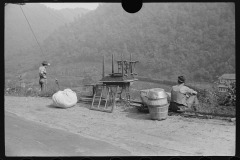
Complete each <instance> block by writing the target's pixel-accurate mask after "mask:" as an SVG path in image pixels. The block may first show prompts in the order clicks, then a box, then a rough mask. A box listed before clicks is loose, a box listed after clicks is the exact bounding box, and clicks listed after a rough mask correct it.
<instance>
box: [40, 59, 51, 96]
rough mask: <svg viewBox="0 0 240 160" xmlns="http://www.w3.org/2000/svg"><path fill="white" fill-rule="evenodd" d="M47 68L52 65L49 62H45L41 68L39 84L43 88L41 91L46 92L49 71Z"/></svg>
mask: <svg viewBox="0 0 240 160" xmlns="http://www.w3.org/2000/svg"><path fill="white" fill-rule="evenodd" d="M47 66H50V63H48V62H47V61H43V63H42V66H40V67H39V78H40V79H39V84H40V87H41V91H42V92H43V91H45V90H46V84H47V71H46V68H47Z"/></svg>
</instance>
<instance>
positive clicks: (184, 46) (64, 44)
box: [9, 3, 235, 81]
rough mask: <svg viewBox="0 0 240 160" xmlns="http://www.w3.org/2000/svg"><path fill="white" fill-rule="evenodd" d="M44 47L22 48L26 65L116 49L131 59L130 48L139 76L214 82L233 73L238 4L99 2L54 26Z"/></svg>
mask: <svg viewBox="0 0 240 160" xmlns="http://www.w3.org/2000/svg"><path fill="white" fill-rule="evenodd" d="M39 32H40V31H39ZM41 46H42V48H43V50H44V53H45V55H43V54H42V53H41V51H40V49H39V47H38V46H35V47H33V48H32V49H31V50H25V51H24V53H25V54H26V55H31V56H27V57H26V58H28V59H29V60H30V61H31V62H33V63H32V64H29V65H28V66H25V67H26V70H27V69H37V68H38V67H39V65H40V62H41V61H42V60H43V59H47V60H49V61H50V62H51V63H52V64H54V65H59V67H61V66H67V65H68V64H69V63H72V64H73V63H79V62H81V61H84V62H86V61H87V62H99V63H100V62H101V60H102V59H101V56H102V55H106V57H107V58H108V59H109V60H110V59H111V56H110V55H111V54H112V53H113V54H114V55H115V57H116V58H120V55H121V53H123V54H124V57H125V58H126V59H129V56H130V53H132V55H133V58H134V59H135V60H139V61H140V63H139V65H138V67H137V72H138V73H139V75H140V76H150V77H153V78H160V79H168V80H174V81H175V80H176V77H177V76H179V75H184V76H186V77H187V79H189V80H196V81H200V80H204V81H211V80H213V79H215V78H216V76H220V75H221V74H223V73H235V5H234V3H144V4H143V7H142V9H141V10H140V11H139V12H138V13H136V14H130V13H127V12H125V11H124V10H123V8H122V6H121V4H118V3H115V4H101V5H99V7H98V8H97V9H96V10H94V11H90V12H88V13H86V14H85V15H84V16H81V17H78V18H76V19H74V22H72V23H69V24H65V25H64V26H61V27H60V28H59V29H57V30H55V31H54V32H53V33H52V34H50V36H49V37H48V38H46V39H45V40H44V41H43V42H42V44H41ZM37 56H38V57H37ZM36 57H37V58H36ZM39 57H40V58H39ZM34 64H36V65H35V67H33V66H34ZM32 67H33V68H32ZM99 69H100V70H101V68H99ZM9 71H10V70H9Z"/></svg>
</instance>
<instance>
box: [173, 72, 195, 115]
mask: <svg viewBox="0 0 240 160" xmlns="http://www.w3.org/2000/svg"><path fill="white" fill-rule="evenodd" d="M184 83H185V78H184V77H183V76H179V77H178V84H177V85H175V86H173V87H172V90H171V100H170V105H169V110H170V111H174V112H184V111H187V110H192V109H194V110H196V108H195V107H196V105H198V104H199V102H198V99H197V97H196V94H197V92H196V91H194V90H193V89H190V88H188V87H187V86H185V85H184Z"/></svg>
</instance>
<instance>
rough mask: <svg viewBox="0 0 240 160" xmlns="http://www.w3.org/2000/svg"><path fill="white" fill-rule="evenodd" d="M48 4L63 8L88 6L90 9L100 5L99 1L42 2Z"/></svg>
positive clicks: (48, 5) (55, 7)
mask: <svg viewBox="0 0 240 160" xmlns="http://www.w3.org/2000/svg"><path fill="white" fill-rule="evenodd" d="M41 4H44V5H46V6H47V7H51V8H54V9H58V10H59V9H63V8H77V7H78V8H86V9H90V10H94V9H96V8H97V7H98V3H41Z"/></svg>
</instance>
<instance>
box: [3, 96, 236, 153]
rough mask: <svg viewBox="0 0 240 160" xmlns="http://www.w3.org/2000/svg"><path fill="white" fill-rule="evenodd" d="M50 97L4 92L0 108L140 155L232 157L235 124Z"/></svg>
mask: <svg viewBox="0 0 240 160" xmlns="http://www.w3.org/2000/svg"><path fill="white" fill-rule="evenodd" d="M51 103H52V100H51V99H47V98H34V97H28V98H27V97H9V96H5V110H6V111H8V112H11V113H14V114H16V115H18V116H21V117H24V118H26V119H28V120H32V121H36V122H41V123H43V124H46V125H48V126H50V127H53V128H58V129H63V130H66V131H69V132H73V133H77V134H79V135H81V136H84V137H89V138H94V139H98V140H102V141H106V142H108V143H111V144H113V145H115V146H117V147H120V148H122V149H125V150H128V151H130V152H131V155H139V156H146V155H148V156H149V155H150V156H155V155H158V156H166V155H167V156H175V155H176V156H191V155H198V156H202V155H203V156H214V155H217V156H222V155H224V156H233V155H235V128H236V126H235V124H234V123H230V122H226V121H222V120H214V119H196V118H185V117H180V116H169V117H168V118H167V119H166V120H163V121H153V120H150V115H149V114H146V113H144V114H143V113H139V112H137V110H136V109H135V108H129V109H128V110H124V109H122V108H120V107H118V108H117V109H116V111H115V112H114V113H105V112H99V111H93V110H89V105H88V104H84V103H78V104H77V105H76V106H74V107H72V108H68V109H58V108H53V107H51Z"/></svg>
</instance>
